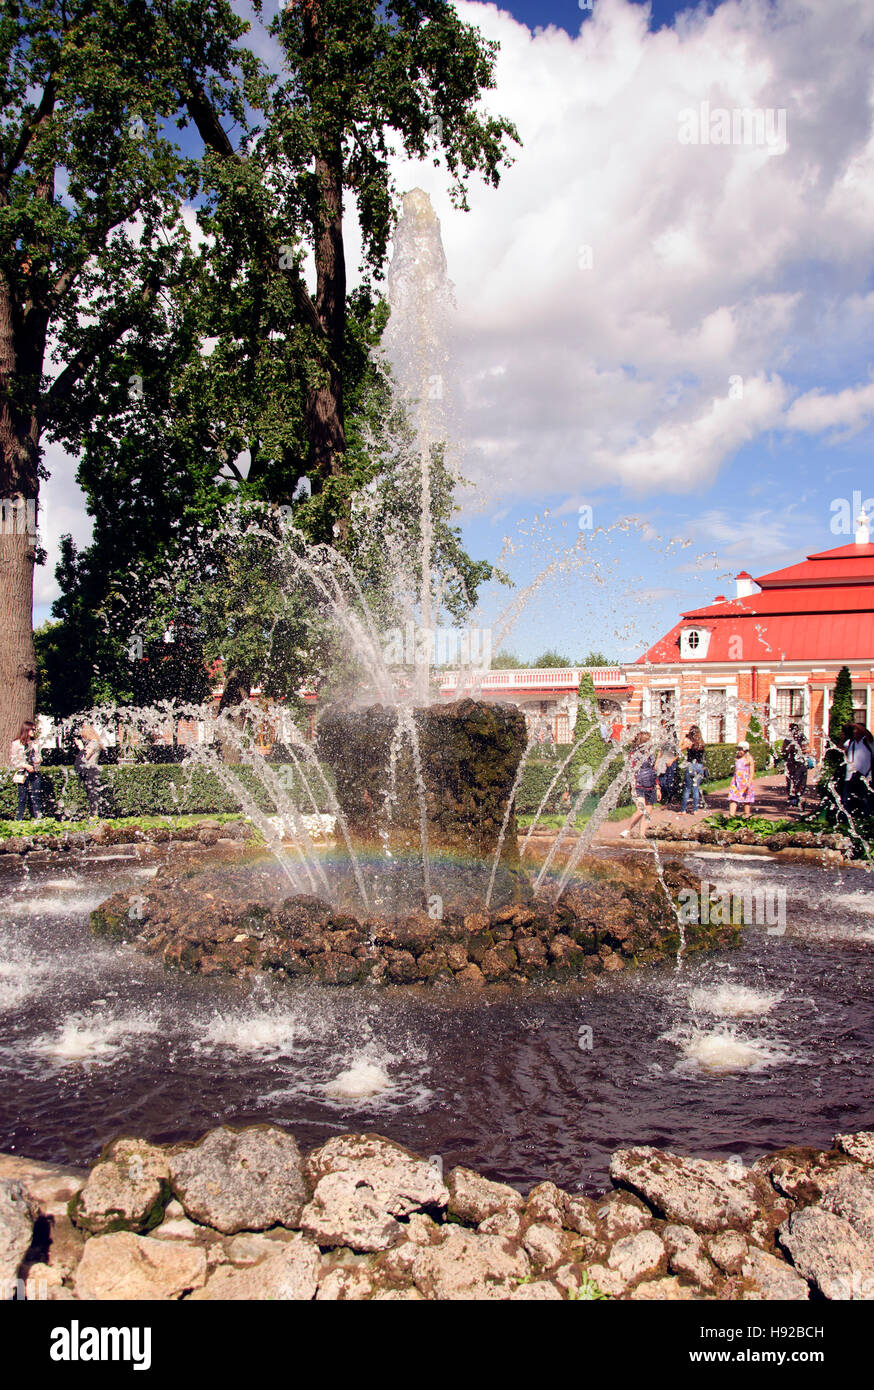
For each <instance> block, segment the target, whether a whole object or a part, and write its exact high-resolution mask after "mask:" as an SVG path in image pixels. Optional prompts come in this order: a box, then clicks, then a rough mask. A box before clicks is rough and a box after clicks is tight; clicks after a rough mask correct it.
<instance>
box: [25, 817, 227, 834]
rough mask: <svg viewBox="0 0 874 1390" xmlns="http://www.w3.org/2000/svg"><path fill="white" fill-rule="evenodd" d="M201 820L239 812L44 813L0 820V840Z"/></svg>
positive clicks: (183, 825)
mask: <svg viewBox="0 0 874 1390" xmlns="http://www.w3.org/2000/svg"><path fill="white" fill-rule="evenodd" d="M205 820H211V821H218V822H219V823H220V824H222V825H223V824H225V823H226V822H227V821H238V820H240V816H239V815H234V814H230V815H229V814H227V813H222V814H220V815H214V816H213V815H202V816H128V817H126V818H124V819H115V820H100V821H98V820H53V819H52V818H51V817H50V816H44V817H43V818H42V820H0V840H8V839H10V838H11V837H12V836H19V835H21V836H23V835H66V834H67V833H68V832H76V831H82V830H94V829H95V827H96V826H97V825H98V824H99V825H108V826H110V827H111V828H112V829H113V830H143V831H148V830H157V829H164V830H186V829H188V828H189V827H190V826H192V825H200V824H201V823H202V822H203V821H205Z"/></svg>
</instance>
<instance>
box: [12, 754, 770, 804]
mask: <svg viewBox="0 0 874 1390" xmlns="http://www.w3.org/2000/svg"><path fill="white" fill-rule="evenodd" d="M736 747H737V745H736V744H734V743H710V744H708V745H707V754H706V757H707V771H708V774H709V776H708V779H707V780H708V781H718V780H721V779H723V778H726V777H730V776H731V775H732V773H733V771H734V754H735V749H736ZM569 752H570V745H569V744H565V745H560V746H559V747H558V748H557V749H556V751H555V753H554V754H553V755H551V756H549V757H546V758H544V757H536V756H535V757H532V758H531V759H529V761H528V763H527V764H526V766H525V769H524V771H523V773H522V779H521V781H520V783H519V788H518V790H517V793H516V810H517V811H518V812H519V813H520V814H521V815H533V814H534V812H535V811H536V810H537V808H538V806H539V805H540V801H541V798H542V797H543V795H544V793H545V791H546V789H547V787H548V786H549V784H550V782H551V781H552V779H553V777H554V776H555V773H556V770H557V769H558V767H559V766H560V764H561V762H562V761H563V760H564V759H565V758H566V757H567V755H568V753H569ZM751 752H752V754H753V758H754V761H755V764H756V771H757V772H761V771H762V770H763V769H764V768H766V767H767V766H768V758H769V753H770V750H769V748H768V745H767V744H766V743H756V744H753V745H752V746H751ZM606 753H607V746H604V751H603V754H602V755H601V756H602V757H603V756H605V755H606ZM588 756H591V754H589V755H588ZM588 756H587V754H586V750H585V748H584V747H580V748H578V749H577V751H576V753H575V755H574V757H572V758H571V760H570V762H569V763H568V765H567V767H566V768H565V770H564V772H563V774H562V776H561V777H560V779H559V781H558V783H557V784H556V787H555V790H554V791H553V793H552V795H551V796H550V798H549V802H548V804H547V805H546V807H545V808H544V810H545V811H546V812H548V813H549V814H552V815H554V814H556V813H558V812H559V811H562V810H566V809H567V803H566V802H563V796H564V792H565V790H567V792H568V794H569V796H570V798H571V800H572V801H575V800H576V798H577V796H578V795H579V791H580V786H581V781H580V778H581V775H582V773H583V769H584V768H585V767H587V766H588V765H589V764H588ZM620 766H621V763H620V760H619V758H617V759H616V760H615V762H614V763H613V764H612V766H611V767H610V768H609V769H608V771H607V772H606V773H605V774H602V776H601V778H600V779H599V781H598V784H597V786H596V787H595V788H594V789H593V801H595V800H597V799H598V798H599V797H601V796H603V794H604V792H605V791H606V790H607V788H608V787H609V786H610V783H611V782H612V781H613V779H614V777H615V776H616V775H617V773H618V771H619V768H620ZM268 767H269V769H270V771H271V772H272V773H274V774H275V775H276V776H277V777H278V778H279V780H280V782H281V783H282V785H283V787H284V788H285V790H286V791H287V792H288V793H289V795H290V796H291V798H292V800H293V801H294V803H295V805H296V806H297V807H298V809H299V810H300V811H302V812H303V813H304V814H308V813H309V812H311V811H312V810H313V806H312V802H311V801H310V798H309V796H308V794H307V793H306V791H305V790H304V789H303V788H302V787H301V785H300V780H299V777H298V774H297V771H296V769H295V768H294V766H293V765H290V764H288V763H274V762H272V761H271V762H270V763H269V764H268ZM227 773H229V774H232V775H233V776H234V777H235V778H237V779H238V780H239V782H240V784H241V785H242V787H243V788H244V790H245V792H246V794H247V795H249V796H251V797H252V799H253V800H254V802H255V804H256V806H257V807H258V809H259V810H261V811H265V812H267V813H268V814H273V813H275V811H276V810H277V807H276V804H275V802H274V800H273V798H272V796H271V795H270V793H269V791H268V790H267V788H266V787H265V785H264V783H263V782H262V781H261V779H260V778H259V777H258V775H257V774H256V773H255V771H254V770H253V769H252V768H250V767H247V766H245V765H238V764H231V765H228V767H227ZM326 775H327V777H328V781H329V783H330V785H331V786H333V778H332V775H331V773H330V771H326ZM41 776H42V780H43V788H44V792H43V809H44V811H45V814H46V815H47V816H57V817H58V819H61V820H81V819H83V817H86V816H87V814H88V805H87V801H86V799H85V793H84V790H83V788H82V784H81V782H80V781H79V778H78V777H77V775H76V773H75V772H74V770H73V768H72V767H46V766H45V765H44V766H43V769H42V772H41ZM100 784H101V790H102V798H103V803H102V814H103V815H104V816H106V817H112V818H124V817H125V816H181V815H201V816H202V815H220V814H222V813H225V814H233V813H234V812H238V811H243V810H244V807H243V806H242V802H241V798H240V796H239V795H238V794H237V793H236V792H235V791H233V790H232V789H231V788H229V787H227V786H225V785H224V783H223V781H222V779H221V777H220V776H219V774H218V773H216V772H214V771H213V770H212V769H210V768H207V767H204V766H202V765H200V764H198V763H184V764H182V765H174V764H166V763H134V764H131V765H127V764H125V765H119V766H112V765H110V766H106V765H103V766H101V768H100ZM310 785H311V787H312V791H313V795H314V797H315V801H316V805H317V806H318V809H319V811H320V812H323V813H324V812H329V811H330V809H331V808H330V804H329V798H328V794H327V792H326V791H325V788H324V787H323V786H322V785H321V781H320V779H319V778H317V777H313V778H311V782H310ZM630 803H631V797H630V793H629V792H626V791H624V792H623V793H622V796H621V797H620V800H619V805H621V806H627V805H630ZM16 808H17V795H16V788H15V786H14V784H13V782H12V773H11V771H10V770H8V769H5V770H0V819H2V820H14V819H15V817H16ZM584 809H586V810H588V809H590V807H589V806H588V805H586V806H585V807H584Z"/></svg>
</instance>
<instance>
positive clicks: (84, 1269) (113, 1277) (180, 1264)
mask: <svg viewBox="0 0 874 1390" xmlns="http://www.w3.org/2000/svg"><path fill="white" fill-rule="evenodd" d="M205 1281H206V1255H205V1254H204V1252H203V1250H201V1249H200V1247H199V1246H195V1245H186V1244H185V1243H183V1242H182V1241H170V1240H154V1239H153V1238H152V1237H151V1236H138V1235H134V1234H133V1232H132V1231H117V1232H115V1233H114V1234H112V1235H108V1236H92V1238H91V1239H90V1240H89V1241H87V1242H86V1245H85V1249H84V1251H83V1254H82V1258H81V1260H80V1261H79V1268H78V1269H77V1270H76V1295H77V1297H78V1298H81V1299H85V1300H96V1299H99V1300H104V1299H125V1300H127V1299H133V1300H137V1301H141V1300H142V1301H147V1302H154V1301H155V1300H158V1299H176V1298H181V1297H182V1295H183V1294H185V1293H189V1292H190V1291H191V1290H192V1289H197V1288H199V1287H200V1286H201V1285H202V1284H203V1283H204V1282H205Z"/></svg>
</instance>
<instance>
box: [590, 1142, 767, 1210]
mask: <svg viewBox="0 0 874 1390" xmlns="http://www.w3.org/2000/svg"><path fill="white" fill-rule="evenodd" d="M610 1176H611V1178H612V1179H613V1181H614V1182H615V1183H617V1184H620V1185H621V1186H623V1187H627V1188H629V1189H630V1190H631V1191H632V1192H634V1193H636V1194H637V1195H638V1196H639V1197H642V1198H643V1199H644V1201H645V1202H647V1203H648V1205H649V1206H650V1207H651V1208H652V1210H653V1211H654V1212H655V1213H656V1215H657V1216H663V1217H666V1218H667V1219H668V1220H669V1221H676V1222H679V1223H680V1224H681V1225H688V1226H695V1227H697V1228H698V1230H701V1231H720V1230H724V1229H725V1228H726V1227H732V1228H734V1229H742V1230H746V1229H748V1228H749V1227H750V1226H752V1224H753V1222H754V1221H755V1220H756V1218H757V1217H758V1216H759V1215H760V1212H761V1208H762V1205H763V1201H764V1199H765V1194H766V1185H765V1183H764V1181H763V1180H762V1179H761V1178H759V1177H758V1176H757V1175H755V1174H753V1173H750V1172H747V1171H745V1172H743V1173H742V1174H741V1175H740V1176H735V1175H734V1174H733V1173H732V1172H731V1171H730V1170H729V1169H728V1168H727V1166H726V1165H725V1164H724V1163H717V1162H714V1161H713V1160H711V1159H706V1158H680V1157H679V1156H678V1155H677V1154H671V1153H665V1152H663V1151H662V1150H661V1149H653V1148H650V1147H648V1146H647V1147H643V1148H639V1149H618V1150H617V1152H616V1153H614V1155H613V1158H612V1159H611V1162H610Z"/></svg>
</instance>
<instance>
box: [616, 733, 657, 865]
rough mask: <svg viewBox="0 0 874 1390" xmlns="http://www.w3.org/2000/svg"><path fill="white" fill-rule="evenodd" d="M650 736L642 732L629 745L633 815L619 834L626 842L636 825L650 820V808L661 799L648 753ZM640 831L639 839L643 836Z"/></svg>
mask: <svg viewBox="0 0 874 1390" xmlns="http://www.w3.org/2000/svg"><path fill="white" fill-rule="evenodd" d="M649 744H650V735H649V734H648V733H647V732H646V731H645V730H642V731H641V732H640V733H639V734H638V735H637V737H636V738H635V739H634V741H633V743H632V745H631V767H632V771H633V774H634V815H633V816H632V817H631V820H630V821H629V823H628V828H627V829H626V830H621V831H620V832H619V834H620V838H621V839H623V840H627V839H628V837H629V835H630V834H631V832H632V831H633V830H634V828H635V826H636V825H639V824H640V822H641V821H642V820H644V819H646V820H647V821H649V819H650V807H651V806H652V805H654V803H655V802H656V801H658V800H660V799H661V789H660V788H659V783H658V774H657V773H656V770H655V761H654V759H653V756H652V753H651V751H650V747H649ZM644 833H645V832H644V831H643V830H641V832H640V837H641V839H642V838H643V836H644Z"/></svg>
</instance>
